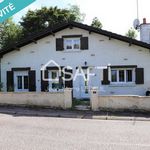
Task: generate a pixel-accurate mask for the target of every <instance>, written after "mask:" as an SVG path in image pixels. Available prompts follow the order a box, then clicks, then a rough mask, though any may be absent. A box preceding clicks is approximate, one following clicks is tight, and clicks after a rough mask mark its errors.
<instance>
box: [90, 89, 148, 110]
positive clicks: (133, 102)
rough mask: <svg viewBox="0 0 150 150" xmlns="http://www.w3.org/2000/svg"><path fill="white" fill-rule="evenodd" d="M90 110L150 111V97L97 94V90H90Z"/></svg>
mask: <svg viewBox="0 0 150 150" xmlns="http://www.w3.org/2000/svg"><path fill="white" fill-rule="evenodd" d="M91 107H92V110H99V109H100V108H104V109H115V110H117V109H129V110H135V109H136V110H146V111H150V97H146V96H135V95H128V96H127V95H111V96H99V94H98V90H96V89H92V90H91Z"/></svg>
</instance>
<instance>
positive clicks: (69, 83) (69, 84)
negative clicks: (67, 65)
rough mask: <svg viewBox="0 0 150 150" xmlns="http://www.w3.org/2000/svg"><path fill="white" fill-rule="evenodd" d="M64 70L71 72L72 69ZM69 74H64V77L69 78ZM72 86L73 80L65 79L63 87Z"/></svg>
mask: <svg viewBox="0 0 150 150" xmlns="http://www.w3.org/2000/svg"><path fill="white" fill-rule="evenodd" d="M65 72H69V73H72V69H65ZM69 78H70V75H68V74H65V79H69ZM72 87H73V80H70V81H65V88H72Z"/></svg>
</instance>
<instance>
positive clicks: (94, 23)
mask: <svg viewBox="0 0 150 150" xmlns="http://www.w3.org/2000/svg"><path fill="white" fill-rule="evenodd" d="M91 26H92V27H95V28H99V29H101V28H102V27H103V25H102V23H101V22H100V21H99V19H98V18H97V17H94V18H93V20H92V23H91Z"/></svg>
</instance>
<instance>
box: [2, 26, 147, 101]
mask: <svg viewBox="0 0 150 150" xmlns="http://www.w3.org/2000/svg"><path fill="white" fill-rule="evenodd" d="M81 34H82V35H83V36H88V37H89V50H81V51H76V52H75V51H74V52H65V51H56V38H61V37H62V35H81ZM51 59H52V60H54V61H56V62H57V63H58V64H60V65H61V66H68V65H69V66H71V67H72V68H73V73H74V74H75V71H76V67H77V66H84V65H85V61H86V62H87V66H107V65H108V64H111V65H137V66H138V67H142V68H144V79H145V82H144V84H143V85H136V84H133V85H123V86H118V85H115V86H114V85H101V80H102V78H103V73H102V70H93V72H94V73H95V76H93V77H91V79H90V82H89V86H90V87H93V86H96V87H99V89H100V90H101V95H120V94H121V95H125V94H130V95H144V94H145V91H146V90H147V89H148V88H149V87H150V78H149V74H150V67H149V66H150V61H149V60H150V52H149V50H148V49H145V48H142V47H139V46H135V45H131V46H129V43H125V42H121V41H118V40H115V39H113V38H112V39H111V40H109V38H108V37H106V36H102V35H99V34H95V33H91V34H89V32H88V31H86V30H81V29H79V28H75V27H74V28H73V29H64V30H62V31H60V32H57V33H56V34H55V36H48V37H46V38H43V39H41V40H39V41H37V44H35V43H31V44H29V45H27V46H24V47H22V48H21V49H20V50H19V51H18V50H16V51H13V52H10V53H8V54H6V55H4V56H3V58H2V59H1V71H2V74H1V80H2V82H3V85H4V87H3V91H6V71H9V70H11V68H16V67H31V69H32V70H36V91H38V92H40V90H41V76H40V75H41V74H40V69H41V67H42V65H43V64H46V63H47V62H48V61H49V60H51ZM82 81H83V79H81V78H77V79H76V80H75V81H73V86H74V89H73V91H74V92H73V94H74V97H76V98H81V97H82V94H81V91H82V86H83V84H84V82H82Z"/></svg>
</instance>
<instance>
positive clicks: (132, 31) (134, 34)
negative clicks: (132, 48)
mask: <svg viewBox="0 0 150 150" xmlns="http://www.w3.org/2000/svg"><path fill="white" fill-rule="evenodd" d="M126 36H127V37H129V38H132V39H136V37H137V31H136V30H135V29H133V28H132V27H131V28H130V29H129V30H128V32H127V33H126Z"/></svg>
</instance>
